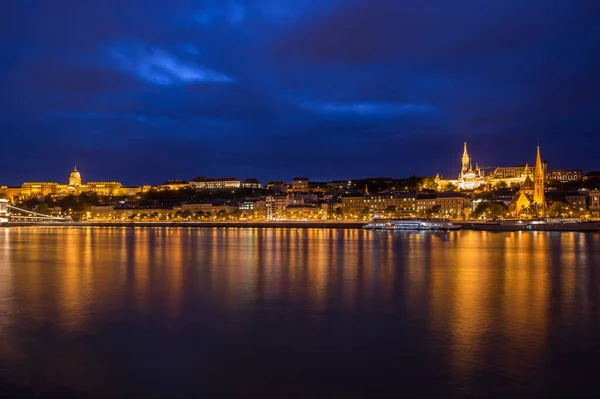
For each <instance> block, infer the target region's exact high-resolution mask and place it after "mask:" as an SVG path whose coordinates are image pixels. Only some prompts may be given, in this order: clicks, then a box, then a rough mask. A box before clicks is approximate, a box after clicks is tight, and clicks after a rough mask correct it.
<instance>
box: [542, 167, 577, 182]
mask: <svg viewBox="0 0 600 399" xmlns="http://www.w3.org/2000/svg"><path fill="white" fill-rule="evenodd" d="M547 177H548V180H553V181H557V182H561V183H565V182H570V181H578V180H581V179H582V178H583V172H582V171H581V169H557V170H550V171H548V173H547Z"/></svg>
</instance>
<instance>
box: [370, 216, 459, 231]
mask: <svg viewBox="0 0 600 399" xmlns="http://www.w3.org/2000/svg"><path fill="white" fill-rule="evenodd" d="M363 228H365V229H368V230H393V231H418V230H460V229H461V228H462V226H461V225H460V224H456V223H453V222H451V221H449V220H445V219H374V220H372V221H371V222H369V223H368V224H366V225H365V226H363Z"/></svg>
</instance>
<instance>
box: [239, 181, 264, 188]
mask: <svg viewBox="0 0 600 399" xmlns="http://www.w3.org/2000/svg"><path fill="white" fill-rule="evenodd" d="M242 187H244V188H262V186H261V185H260V182H259V181H258V179H246V180H244V181H243V182H242Z"/></svg>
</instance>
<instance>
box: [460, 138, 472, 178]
mask: <svg viewBox="0 0 600 399" xmlns="http://www.w3.org/2000/svg"><path fill="white" fill-rule="evenodd" d="M470 161H471V159H470V158H469V153H468V152H467V142H466V141H465V150H464V152H463V156H462V169H461V175H462V174H463V173H466V172H467V171H468V170H469V164H470V163H471V162H470Z"/></svg>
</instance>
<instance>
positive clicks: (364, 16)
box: [0, 0, 600, 184]
mask: <svg viewBox="0 0 600 399" xmlns="http://www.w3.org/2000/svg"><path fill="white" fill-rule="evenodd" d="M599 70H600V9H599V8H598V3H597V1H592V0H579V1H572V0H556V1H553V2H548V1H542V0H531V1H527V2H522V1H517V0H506V1H503V2H483V1H478V0H458V1H454V2H447V1H441V0H420V1H416V0H414V1H391V0H348V1H342V0H335V1H327V2H324V1H318V0H256V1H242V0H218V1H217V0H200V1H194V2H190V1H187V0H172V1H159V0H130V1H116V0H106V1H103V2H98V1H91V0H89V1H86V0H57V1H52V2H38V1H33V0H22V1H17V0H6V1H3V2H1V3H0V93H2V95H1V96H0V134H1V135H2V140H3V144H2V146H0V167H1V168H2V170H3V171H5V173H4V175H3V176H2V179H3V181H2V182H0V183H2V184H19V183H20V182H21V181H22V180H32V179H35V180H40V179H47V180H56V179H59V178H60V177H62V176H63V175H64V173H65V170H67V171H68V170H70V168H71V167H72V165H73V164H77V165H78V166H79V167H80V168H81V169H82V170H84V171H85V174H86V176H87V178H90V179H100V178H106V179H111V180H112V179H121V180H123V181H125V182H128V183H143V182H149V183H158V182H160V181H162V180H165V179H168V178H190V177H193V176H196V175H237V176H239V177H240V178H243V177H247V176H256V177H259V178H261V179H262V180H267V179H289V178H290V177H291V176H293V175H299V174H300V175H309V176H311V177H314V178H315V179H316V178H321V179H325V178H347V177H355V176H356V177H359V176H366V175H386V176H405V175H409V174H412V173H418V174H434V173H435V172H438V171H439V172H441V173H443V174H446V175H453V174H455V173H456V168H455V164H456V163H457V162H458V161H459V158H460V155H461V145H462V142H463V141H465V140H467V141H469V142H470V147H471V152H472V153H473V156H475V158H476V160H477V161H479V162H480V163H481V164H484V165H490V166H496V165H506V164H515V163H518V164H520V163H523V162H530V163H531V162H532V161H533V159H532V157H533V151H534V148H535V144H536V143H537V142H540V144H541V145H542V149H543V151H544V155H545V156H546V157H547V159H548V161H549V162H550V165H551V167H552V166H553V165H554V166H556V167H581V168H584V169H586V170H590V169H594V168H598V167H600V165H597V163H596V159H597V156H596V155H595V153H594V148H598V147H599V146H600V136H598V134H597V132H598V130H599V128H600V116H599V115H600V77H599V76H598V71H599ZM63 180H64V178H63Z"/></svg>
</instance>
